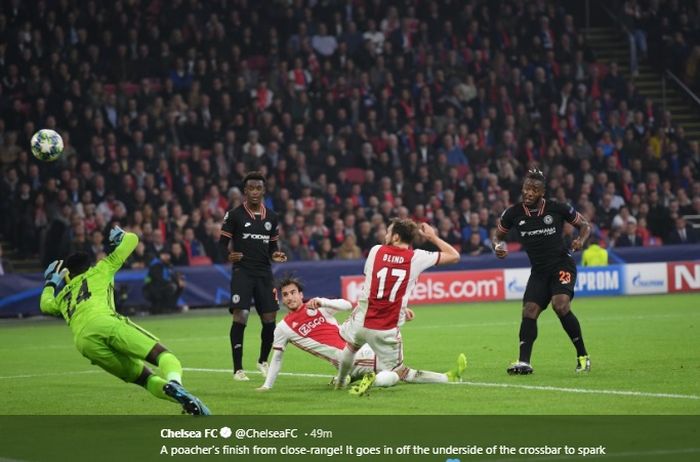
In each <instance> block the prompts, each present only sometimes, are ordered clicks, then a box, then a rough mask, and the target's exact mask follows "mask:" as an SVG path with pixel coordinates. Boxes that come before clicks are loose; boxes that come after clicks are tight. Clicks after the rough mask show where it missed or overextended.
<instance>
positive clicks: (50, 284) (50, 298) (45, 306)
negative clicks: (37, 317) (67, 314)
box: [39, 260, 68, 316]
mask: <svg viewBox="0 0 700 462" xmlns="http://www.w3.org/2000/svg"><path fill="white" fill-rule="evenodd" d="M67 273H68V269H66V268H63V260H56V261H53V262H51V263H50V264H49V266H47V267H46V270H45V271H44V281H45V282H44V290H43V291H42V292H41V299H40V300H39V309H40V310H41V312H42V313H45V314H50V315H53V316H55V315H60V314H61V310H60V309H59V307H58V302H57V301H56V294H55V292H56V289H60V286H61V285H63V283H64V281H65V279H64V278H65V276H66V274H67Z"/></svg>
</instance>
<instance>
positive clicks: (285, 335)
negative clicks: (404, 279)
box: [258, 278, 467, 391]
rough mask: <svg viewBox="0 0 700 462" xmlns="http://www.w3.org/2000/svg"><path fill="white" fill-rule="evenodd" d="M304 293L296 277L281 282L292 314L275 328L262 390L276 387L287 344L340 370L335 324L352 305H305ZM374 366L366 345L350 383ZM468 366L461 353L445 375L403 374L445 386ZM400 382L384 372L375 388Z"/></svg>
mask: <svg viewBox="0 0 700 462" xmlns="http://www.w3.org/2000/svg"><path fill="white" fill-rule="evenodd" d="M303 291H304V288H303V287H302V284H301V282H300V281H299V280H298V279H296V278H286V279H284V280H283V281H282V282H281V283H280V293H281V294H282V302H283V303H284V304H285V305H286V306H287V308H289V314H287V316H285V317H284V319H283V320H282V321H280V322H279V323H278V324H277V327H276V328H275V340H274V342H273V346H272V348H273V350H274V352H273V354H272V361H271V362H270V368H269V370H268V374H267V377H266V379H265V383H264V384H263V385H262V386H261V387H260V388H258V390H260V391H264V390H269V389H270V388H272V387H273V386H274V384H275V380H277V375H278V374H279V372H280V370H281V368H282V356H283V354H284V349H285V347H286V346H287V343H291V344H292V345H294V346H296V347H297V348H300V349H302V350H304V351H306V352H308V353H310V354H312V355H314V356H316V357H318V358H321V359H323V360H325V361H328V362H329V363H331V364H332V365H333V367H335V368H336V369H337V368H338V362H339V360H340V355H341V354H342V352H343V348H345V341H344V340H343V339H342V337H341V336H340V330H339V326H338V321H336V319H335V317H334V314H335V313H336V312H338V311H349V310H351V309H352V304H351V303H350V302H349V301H347V300H343V299H334V300H329V299H327V298H313V299H311V300H309V301H308V302H306V303H304V301H303V299H304V292H303ZM402 316H405V318H406V320H407V321H410V320H411V319H412V318H413V312H412V311H411V310H410V309H408V308H406V309H405V310H404V312H403V314H402ZM375 365H376V358H375V354H374V351H372V349H371V348H370V346H369V345H365V346H364V347H362V348H361V349H360V350H359V351H358V352H357V354H356V355H355V361H354V363H353V366H352V369H351V371H350V378H351V380H357V379H360V378H362V377H363V376H365V375H367V374H374V372H375ZM466 367H467V360H466V357H465V356H464V355H463V354H461V355H459V358H458V364H457V367H456V368H455V369H453V370H451V371H449V372H447V373H445V374H440V373H437V372H430V371H419V370H416V369H411V368H409V367H406V366H403V370H401V371H400V372H401V374H402V377H401V379H402V380H403V381H404V382H410V383H445V382H457V381H459V380H461V378H462V373H463V372H464V369H465V368H466ZM398 381H399V374H397V373H396V372H395V371H382V372H380V373H378V374H377V375H376V379H375V381H374V386H379V387H390V386H392V385H394V384H395V383H396V382H398ZM363 382H364V381H363ZM370 385H371V383H370ZM365 391H366V390H365Z"/></svg>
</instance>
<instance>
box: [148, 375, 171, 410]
mask: <svg viewBox="0 0 700 462" xmlns="http://www.w3.org/2000/svg"><path fill="white" fill-rule="evenodd" d="M167 383H168V382H166V381H165V379H163V378H162V377H159V376H157V375H155V374H153V375H151V376H150V377H148V381H147V382H146V390H148V391H149V392H150V393H151V394H152V395H153V396H155V397H156V398H159V399H164V400H166V401H172V402H174V403H176V402H177V401H175V400H174V399H173V398H171V397H169V396H168V395H166V394H165V392H164V391H163V387H164V386H165V385H166V384H167Z"/></svg>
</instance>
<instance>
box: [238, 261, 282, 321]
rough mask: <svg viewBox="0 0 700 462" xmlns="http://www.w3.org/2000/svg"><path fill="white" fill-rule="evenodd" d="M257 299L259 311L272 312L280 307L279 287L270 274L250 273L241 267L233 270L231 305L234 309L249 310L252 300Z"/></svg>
mask: <svg viewBox="0 0 700 462" xmlns="http://www.w3.org/2000/svg"><path fill="white" fill-rule="evenodd" d="M251 299H255V309H256V310H257V311H258V313H272V312H275V311H278V310H279V309H280V307H279V304H278V302H277V289H276V288H275V285H274V283H273V278H272V274H270V275H269V276H257V275H249V274H248V273H247V272H246V271H245V270H243V269H241V268H234V269H233V271H232V272H231V306H230V308H229V311H230V312H233V310H249V309H250V301H251Z"/></svg>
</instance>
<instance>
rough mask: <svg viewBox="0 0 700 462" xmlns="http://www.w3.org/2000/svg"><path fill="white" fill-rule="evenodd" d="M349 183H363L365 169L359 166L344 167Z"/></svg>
mask: <svg viewBox="0 0 700 462" xmlns="http://www.w3.org/2000/svg"><path fill="white" fill-rule="evenodd" d="M343 171H344V172H345V176H346V178H347V179H348V181H349V182H350V183H364V182H365V171H364V170H363V169H361V168H346V169H345V170H343Z"/></svg>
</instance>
